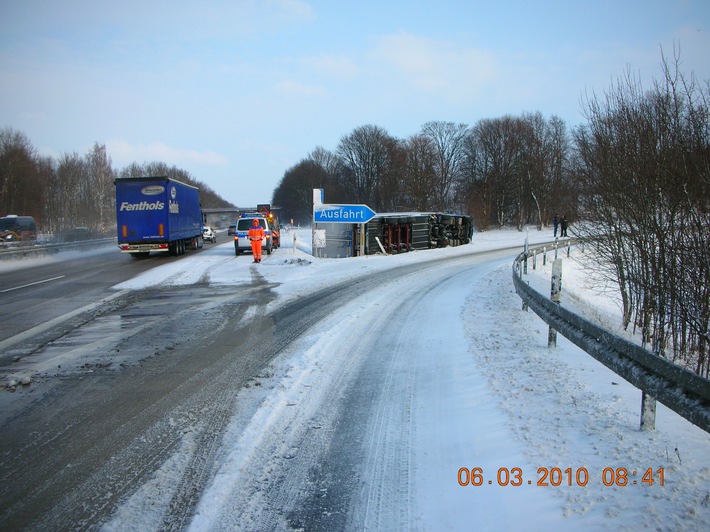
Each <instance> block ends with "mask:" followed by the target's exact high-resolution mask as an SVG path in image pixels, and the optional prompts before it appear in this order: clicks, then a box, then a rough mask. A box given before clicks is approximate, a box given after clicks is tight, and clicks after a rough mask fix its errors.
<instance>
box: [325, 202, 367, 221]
mask: <svg viewBox="0 0 710 532" xmlns="http://www.w3.org/2000/svg"><path fill="white" fill-rule="evenodd" d="M375 214H377V213H376V212H375V211H373V210H372V209H371V208H370V207H368V206H367V205H327V204H321V205H316V206H315V208H314V210H313V221H314V222H316V223H318V222H327V223H338V224H364V223H367V222H369V221H370V220H372V219H373V218H374V217H375Z"/></svg>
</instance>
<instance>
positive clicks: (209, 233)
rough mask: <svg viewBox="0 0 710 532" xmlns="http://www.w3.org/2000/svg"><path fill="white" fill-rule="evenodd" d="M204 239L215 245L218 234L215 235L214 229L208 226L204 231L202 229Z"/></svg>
mask: <svg viewBox="0 0 710 532" xmlns="http://www.w3.org/2000/svg"><path fill="white" fill-rule="evenodd" d="M202 239H203V240H204V241H205V242H212V243H213V244H214V243H215V242H217V233H215V232H214V229H212V228H211V227H210V226H209V225H206V226H205V227H204V229H202Z"/></svg>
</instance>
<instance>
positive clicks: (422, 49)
mask: <svg viewBox="0 0 710 532" xmlns="http://www.w3.org/2000/svg"><path fill="white" fill-rule="evenodd" d="M374 53H375V55H376V58H377V59H378V60H380V61H382V62H384V63H386V65H388V66H389V67H390V68H391V72H392V74H393V75H401V76H403V77H404V78H405V79H406V80H408V82H409V83H410V84H412V85H414V86H415V87H418V88H419V89H420V90H423V91H427V92H437V93H439V94H440V95H441V96H443V97H448V98H451V99H459V98H461V97H464V96H470V95H471V93H472V92H474V91H478V90H479V89H481V88H482V87H484V86H486V85H487V84H490V83H491V82H493V81H494V80H495V78H496V75H497V73H496V60H495V57H494V56H493V54H492V53H490V52H488V51H485V50H480V49H476V48H470V47H462V46H457V45H456V44H455V43H453V42H450V41H442V40H436V39H431V38H426V37H419V36H416V35H412V34H410V33H406V32H400V33H397V34H392V35H386V36H383V37H380V38H378V39H377V40H376V46H375V50H374Z"/></svg>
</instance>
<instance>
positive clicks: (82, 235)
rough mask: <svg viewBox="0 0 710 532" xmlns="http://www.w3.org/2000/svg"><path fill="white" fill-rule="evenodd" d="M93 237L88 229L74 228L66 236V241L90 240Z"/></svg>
mask: <svg viewBox="0 0 710 532" xmlns="http://www.w3.org/2000/svg"><path fill="white" fill-rule="evenodd" d="M92 236H93V235H92V234H91V230H90V229H89V228H88V227H75V228H74V229H72V230H71V231H69V234H67V241H69V242H76V241H77V240H90V239H91V237H92Z"/></svg>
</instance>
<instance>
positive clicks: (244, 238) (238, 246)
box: [234, 215, 274, 256]
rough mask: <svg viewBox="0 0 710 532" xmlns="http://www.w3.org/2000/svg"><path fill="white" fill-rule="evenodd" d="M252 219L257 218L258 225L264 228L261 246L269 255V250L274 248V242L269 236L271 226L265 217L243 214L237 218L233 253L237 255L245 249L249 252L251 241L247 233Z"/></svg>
mask: <svg viewBox="0 0 710 532" xmlns="http://www.w3.org/2000/svg"><path fill="white" fill-rule="evenodd" d="M254 219H257V220H259V225H260V226H261V227H262V228H263V229H264V238H263V239H262V241H261V246H262V248H263V249H264V251H266V254H267V255H271V251H272V250H273V249H274V243H273V241H272V238H271V237H272V235H271V227H270V226H269V222H268V221H267V219H266V218H265V217H263V216H258V215H254V216H245V217H244V218H239V220H237V229H236V231H235V233H234V254H235V255H237V256H239V255H240V254H242V253H244V252H245V251H249V252H251V242H250V241H249V237H248V234H249V228H250V227H251V225H252V221H253V220H254Z"/></svg>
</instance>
